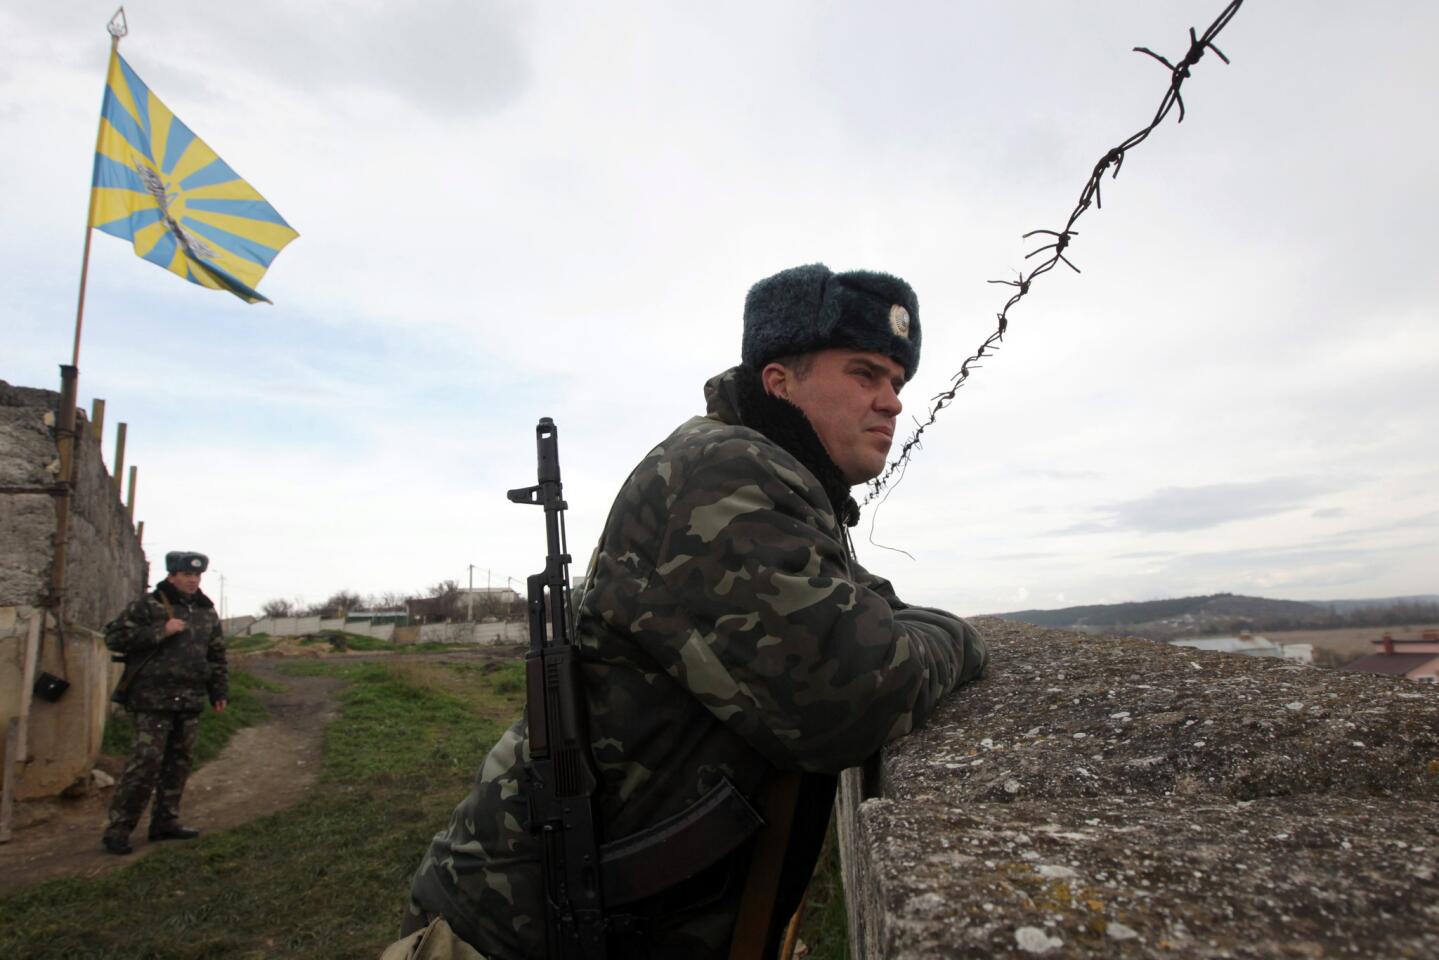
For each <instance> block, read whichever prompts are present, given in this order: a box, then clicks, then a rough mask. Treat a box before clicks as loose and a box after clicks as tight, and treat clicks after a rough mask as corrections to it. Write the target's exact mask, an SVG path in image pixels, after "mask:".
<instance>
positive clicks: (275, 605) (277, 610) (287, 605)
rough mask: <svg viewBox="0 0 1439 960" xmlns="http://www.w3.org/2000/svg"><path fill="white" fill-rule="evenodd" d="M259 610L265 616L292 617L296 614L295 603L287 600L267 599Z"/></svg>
mask: <svg viewBox="0 0 1439 960" xmlns="http://www.w3.org/2000/svg"><path fill="white" fill-rule="evenodd" d="M260 612H261V613H263V614H264V615H265V616H267V617H272V618H277V617H293V616H295V615H296V612H297V611H296V610H295V604H294V603H293V602H291V601H289V600H282V599H278V598H277V599H274V600H267V601H266V602H265V605H264V606H263V607H261V608H260Z"/></svg>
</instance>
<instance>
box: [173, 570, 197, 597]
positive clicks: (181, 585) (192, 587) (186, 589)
mask: <svg viewBox="0 0 1439 960" xmlns="http://www.w3.org/2000/svg"><path fill="white" fill-rule="evenodd" d="M165 579H166V580H169V581H170V585H171V586H173V587H174V588H175V589H176V590H179V591H180V592H181V593H194V592H195V591H197V590H199V589H200V574H198V573H193V572H191V571H187V570H181V571H180V572H179V573H172V574H170V575H169V576H168V577H166V578H165Z"/></svg>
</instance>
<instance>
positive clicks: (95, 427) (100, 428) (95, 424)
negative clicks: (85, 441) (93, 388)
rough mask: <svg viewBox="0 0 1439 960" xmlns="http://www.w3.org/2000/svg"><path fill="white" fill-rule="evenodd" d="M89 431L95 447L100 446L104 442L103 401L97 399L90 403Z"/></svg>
mask: <svg viewBox="0 0 1439 960" xmlns="http://www.w3.org/2000/svg"><path fill="white" fill-rule="evenodd" d="M90 431H91V436H93V437H94V438H95V446H97V447H98V446H100V445H101V444H102V443H103V442H104V440H105V401H104V400H101V399H100V398H99V397H96V398H95V399H93V400H91V401H90Z"/></svg>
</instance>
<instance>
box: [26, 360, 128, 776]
mask: <svg viewBox="0 0 1439 960" xmlns="http://www.w3.org/2000/svg"><path fill="white" fill-rule="evenodd" d="M58 402H59V395H58V394H57V393H55V392H53V391H48V390H35V389H30V388H26V387H13V386H11V385H9V384H6V383H4V382H3V381H0V487H4V488H8V489H6V490H5V491H4V492H0V530H3V531H4V536H3V537H0V730H3V729H4V727H5V725H6V724H7V723H8V721H9V719H10V718H11V717H23V718H24V721H23V722H24V727H25V742H23V743H22V744H21V749H20V751H19V756H18V757H17V758H16V759H17V761H19V763H20V766H19V767H18V772H19V778H18V780H17V788H16V789H17V795H18V796H20V797H22V798H24V797H34V796H44V795H48V794H53V793H57V792H59V791H60V790H62V789H64V788H65V787H67V786H69V785H70V784H71V783H72V782H74V781H75V780H77V779H80V778H82V777H84V776H85V775H86V774H88V773H89V771H90V768H91V766H92V765H93V763H94V761H95V758H96V756H97V755H98V754H99V749H100V736H101V733H102V731H103V730H104V723H105V716H106V712H107V705H108V701H109V693H110V689H111V685H112V683H113V681H114V679H116V678H117V677H118V675H119V674H118V670H117V668H116V667H114V666H113V665H112V664H111V663H110V654H109V651H108V650H106V649H105V647H104V644H103V642H102V640H101V636H100V630H101V629H102V628H103V627H104V624H105V623H106V622H108V621H109V620H110V619H111V618H113V617H114V616H115V615H116V614H118V613H119V612H120V610H122V609H123V608H124V606H125V605H126V604H127V603H129V602H130V601H131V600H133V599H135V598H136V597H137V596H139V595H140V593H141V592H142V591H143V590H144V589H145V582H146V564H145V555H144V552H143V551H142V550H141V548H140V543H139V541H138V539H137V538H136V537H135V531H134V528H133V526H132V525H131V523H130V519H129V517H128V515H127V514H126V511H125V509H124V507H123V505H122V504H121V503H120V499H119V495H118V493H117V492H116V490H115V487H114V485H113V481H112V480H111V478H110V475H109V473H108V471H107V470H106V469H105V465H104V462H103V460H102V458H101V455H100V449H99V444H98V442H97V439H96V438H95V437H94V435H93V434H91V433H89V432H87V431H86V430H84V429H83V428H84V427H85V426H86V424H85V421H84V417H83V415H82V416H81V417H80V420H79V424H78V426H79V427H80V428H81V431H80V437H79V439H78V440H77V443H76V448H75V451H76V452H75V458H76V459H75V487H74V489H73V491H72V493H71V498H70V529H69V536H68V539H67V545H66V590H65V601H64V605H63V612H64V617H65V629H64V631H63V633H64V639H63V643H62V640H61V631H59V630H58V629H57V626H58V625H57V623H56V621H55V619H54V615H53V611H51V612H50V614H49V615H47V616H46V618H45V622H44V626H43V628H41V629H38V630H36V629H32V627H39V625H40V620H39V617H40V616H41V614H42V611H41V610H40V607H41V605H42V603H43V601H44V599H45V597H46V595H47V593H48V588H49V578H50V569H51V565H52V563H53V561H54V534H55V500H54V496H53V493H52V492H51V491H50V490H49V489H46V488H50V487H53V485H54V484H56V483H57V482H58V480H59V449H58V447H57V445H56V441H55V436H54V429H53V428H54V423H55V413H56V406H57V405H58ZM16 488H21V490H18V491H17V489H16ZM37 488H38V489H37ZM40 672H49V673H51V674H53V675H55V676H57V677H61V678H63V679H66V680H68V681H69V682H70V687H69V689H68V690H66V692H65V693H64V695H63V696H62V697H61V698H60V700H59V701H58V702H56V703H49V702H47V701H45V700H42V699H39V698H32V696H31V684H32V682H33V678H34V676H35V675H37V674H38V673H40ZM3 749H4V744H3V741H0V761H3Z"/></svg>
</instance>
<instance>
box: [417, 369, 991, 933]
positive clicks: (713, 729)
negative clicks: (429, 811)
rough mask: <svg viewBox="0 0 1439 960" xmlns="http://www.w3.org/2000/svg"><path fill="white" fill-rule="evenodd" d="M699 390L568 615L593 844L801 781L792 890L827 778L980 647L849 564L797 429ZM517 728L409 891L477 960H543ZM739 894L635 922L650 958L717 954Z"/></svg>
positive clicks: (617, 507) (679, 904)
mask: <svg viewBox="0 0 1439 960" xmlns="http://www.w3.org/2000/svg"><path fill="white" fill-rule="evenodd" d="M705 393H706V398H707V401H708V411H709V412H708V414H707V416H704V417H695V418H693V419H691V420H689V421H688V422H686V423H684V424H683V425H682V426H680V427H679V428H678V429H677V430H675V432H674V433H672V434H671V435H670V436H669V437H668V438H667V439H666V440H665V441H664V442H663V443H661V444H660V445H659V446H657V447H655V448H654V450H652V451H650V453H649V454H648V455H647V456H646V457H645V458H644V459H643V460H642V461H641V462H640V464H639V465H638V466H637V467H636V468H635V469H634V471H633V472H632V473H631V474H630V476H629V478H628V479H627V480H626V481H625V484H624V486H623V487H622V488H621V490H620V492H619V495H618V496H617V497H616V499H615V502H614V506H613V507H612V508H611V511H610V515H609V518H608V520H607V522H606V524H605V529H604V532H603V533H602V535H601V538H600V543H599V545H598V547H597V548H596V551H595V555H594V557H593V559H592V560H591V562H590V568H589V571H588V575H587V577H586V584H587V586H586V589H585V590H584V591H583V592H582V594H581V596H580V597H579V599H578V600H577V601H576V606H577V621H576V630H575V634H576V641H577V643H578V645H579V647H580V651H581V656H582V658H583V667H582V675H583V682H584V687H585V694H586V699H587V703H588V708H589V717H590V732H591V740H592V747H593V753H594V757H595V760H596V763H597V765H598V767H599V769H600V771H601V773H602V776H603V784H602V787H601V792H600V796H599V807H600V821H601V824H602V826H603V829H604V833H605V835H604V837H602V838H601V839H602V840H610V839H614V838H617V837H623V836H627V835H629V834H631V833H634V832H635V831H638V830H640V829H642V828H644V827H646V826H648V825H650V824H653V823H655V822H657V821H658V820H660V819H662V818H664V817H668V816H671V815H673V814H676V813H677V812H679V811H681V810H683V809H685V808H686V807H687V806H689V805H691V804H693V803H694V802H696V801H697V800H698V799H699V798H701V797H702V796H703V795H704V794H705V793H706V792H707V791H708V790H710V789H711V788H712V787H714V786H715V785H716V783H717V782H718V781H719V778H721V777H726V778H728V779H729V780H730V781H731V782H732V783H733V784H734V785H735V786H736V787H738V788H739V790H740V791H742V792H743V793H744V794H746V795H747V796H749V797H751V798H757V797H758V795H759V794H760V792H761V791H762V789H763V788H764V786H765V784H766V782H767V780H769V779H770V778H771V777H772V776H773V775H774V772H775V771H801V772H805V773H807V774H809V775H811V776H809V777H807V783H806V789H805V790H804V791H803V792H802V801H801V802H802V803H804V802H806V801H804V800H803V797H804V796H806V795H807V796H808V798H809V800H808V801H807V802H808V810H809V812H808V814H807V820H808V822H807V823H799V824H797V829H796V834H797V835H798V834H803V835H804V836H805V838H806V840H805V841H804V843H803V844H802V846H804V847H805V849H802V850H799V849H796V847H795V846H794V845H792V846H791V847H790V852H791V854H792V856H791V858H790V859H791V860H793V861H795V862H794V863H793V864H791V863H789V862H787V863H786V868H785V872H786V873H787V874H788V873H791V872H793V873H794V874H795V876H796V877H797V879H798V888H799V889H801V890H802V889H803V885H804V883H805V882H806V881H807V880H808V877H809V873H810V871H811V870H812V868H813V865H814V858H815V856H816V855H817V852H818V839H819V838H822V836H823V831H824V828H825V824H826V823H827V820H828V814H829V806H830V804H831V802H832V797H833V776H834V775H835V774H837V773H838V772H839V771H840V770H843V769H845V768H846V767H850V766H855V765H858V764H860V763H861V762H863V761H864V760H865V759H866V758H867V757H869V756H870V755H871V754H873V753H874V752H875V751H876V750H878V749H879V748H880V747H881V746H882V745H883V744H885V743H887V742H889V741H890V740H893V739H895V738H896V737H900V736H903V735H904V734H905V733H908V732H909V731H910V730H911V729H913V728H914V727H915V726H916V725H917V724H919V723H920V722H922V721H923V720H924V718H925V717H926V716H927V715H928V714H929V713H930V712H931V711H932V710H933V708H934V706H935V703H936V701H938V700H939V698H940V697H942V696H943V695H944V694H945V693H947V692H949V691H950V690H952V689H953V688H954V687H955V686H957V685H958V684H959V683H961V682H963V681H965V680H968V679H971V678H973V677H975V676H977V675H978V674H979V673H980V672H981V671H982V670H983V668H984V664H985V660H986V657H987V654H986V652H985V648H984V643H983V640H982V639H981V638H980V637H979V635H978V634H977V633H976V632H975V631H974V630H973V628H971V627H970V626H969V625H968V624H966V623H965V622H964V621H962V620H960V619H959V618H958V617H954V616H952V615H950V614H947V613H944V612H942V611H934V610H928V609H921V608H911V607H908V606H907V605H906V604H904V603H903V602H901V601H900V600H899V598H898V597H896V596H895V594H894V591H893V590H892V589H891V588H890V586H889V584H888V583H887V582H886V581H884V580H882V579H880V578H877V577H874V576H872V575H870V574H869V573H867V572H865V570H864V569H863V568H862V567H860V565H859V564H858V563H857V562H856V561H855V560H854V558H853V554H852V551H851V548H850V546H849V539H848V535H847V531H846V528H845V526H844V524H843V523H842V522H841V518H842V517H845V518H846V519H848V520H849V521H850V522H852V521H853V520H854V519H855V518H857V509H856V508H855V507H854V502H853V500H851V499H850V498H849V493H848V487H847V485H845V483H844V481H843V480H842V479H841V478H840V477H839V473H838V469H837V468H836V467H835V466H834V464H833V463H832V462H831V461H830V460H829V457H828V456H827V455H826V454H825V453H824V450H823V447H822V445H821V444H820V442H819V439H818V437H817V436H816V435H815V433H814V431H813V429H812V428H811V427H810V426H809V423H808V421H807V420H805V418H804V416H803V414H801V413H800V412H799V411H798V410H797V409H796V408H794V407H793V406H791V405H789V404H788V403H785V402H783V401H779V400H776V399H774V398H771V397H768V396H767V395H765V394H764V392H763V390H762V389H760V387H759V384H758V380H757V378H756V377H755V376H754V375H753V374H750V373H748V372H747V371H745V370H744V369H743V368H734V369H732V370H729V371H726V372H725V373H723V374H721V375H719V376H718V377H715V378H714V379H712V380H711V381H710V382H709V383H708V384H707V385H706V388H705ZM835 504H839V505H840V506H839V511H840V512H839V513H837V510H836V507H835ZM525 730H526V726H525V723H524V721H523V720H522V721H521V722H520V723H517V724H516V725H515V726H514V727H512V728H511V729H510V730H509V732H508V733H506V734H505V735H504V736H503V737H502V738H501V739H500V741H499V743H498V744H496V745H495V747H494V748H493V749H492V750H491V751H490V753H489V755H488V756H487V757H486V759H485V761H484V764H483V765H482V766H481V768H480V771H479V774H478V777H477V779H476V783H475V787H474V789H473V790H472V791H471V792H470V794H469V796H468V797H466V798H465V800H464V801H462V802H461V803H460V805H459V807H458V808H457V809H456V810H455V812H454V815H453V817H452V819H451V821H450V824H449V826H448V828H447V829H446V830H444V831H443V832H441V833H440V834H438V835H437V836H436V837H435V838H434V840H433V841H432V843H431V845H430V848H429V850H428V852H427V853H426V855H425V857H424V859H423V861H422V863H421V866H420V869H419V870H418V872H417V873H416V875H415V878H414V880H413V883H412V889H411V893H412V898H413V900H414V901H415V904H417V905H418V906H419V907H420V908H421V909H424V910H426V911H428V912H430V913H432V914H442V915H444V916H445V918H446V919H447V920H448V921H449V923H450V925H451V926H452V927H453V928H454V929H455V931H456V932H457V933H459V935H460V936H461V937H463V938H464V939H465V940H467V941H469V942H470V943H472V944H473V945H474V946H475V947H476V948H478V949H479V950H480V951H481V952H482V953H484V954H485V955H486V956H487V957H489V958H490V960H514V958H519V957H542V956H543V955H544V932H543V928H542V924H543V922H544V916H543V901H542V899H541V890H542V888H541V880H540V868H539V865H538V862H537V860H536V845H535V841H534V838H533V837H532V835H531V834H530V833H529V832H528V831H527V830H526V828H525V821H526V816H527V808H526V801H525V798H524V796H523V790H524V780H523V774H522V772H521V764H522V763H523V761H524V759H525V756H526V753H525V750H526V740H525ZM755 805H756V806H759V803H758V802H756V803H755ZM815 820H817V821H818V822H817V823H816V822H814V821H815ZM730 859H731V860H740V859H743V858H742V857H740V856H735V857H731V858H730ZM743 865H744V864H743V863H740V864H738V867H741V868H742V867H743ZM791 866H793V867H794V869H793V871H792V870H791ZM742 879H743V870H742V869H737V868H735V865H733V864H731V865H730V866H729V868H727V872H726V871H720V872H719V873H718V874H716V875H715V876H712V877H711V878H709V880H708V881H706V882H705V883H704V884H701V886H700V887H698V888H696V889H695V890H691V891H687V892H685V893H682V894H678V895H677V896H678V897H679V899H678V900H677V899H675V898H670V901H669V902H667V903H664V904H662V905H660V906H659V907H658V908H657V909H656V910H654V911H652V912H653V914H654V917H653V920H652V923H651V928H650V929H651V932H650V943H651V949H652V955H653V956H656V957H671V956H683V957H685V958H686V960H708V958H719V957H724V956H726V955H727V945H728V942H729V936H730V931H731V929H732V927H733V924H734V919H735V913H736V910H737V902H738V894H739V888H740V885H741V884H740V882H739V881H742ZM790 899H797V896H791V898H790ZM789 906H791V907H792V906H793V904H792V903H791V904H789ZM787 918H788V917H787V914H786V915H785V916H784V917H783V918H782V920H783V919H787ZM623 955H626V956H629V955H637V954H631V953H630V952H629V951H625V952H624V953H623Z"/></svg>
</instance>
